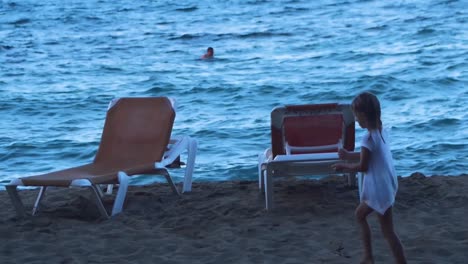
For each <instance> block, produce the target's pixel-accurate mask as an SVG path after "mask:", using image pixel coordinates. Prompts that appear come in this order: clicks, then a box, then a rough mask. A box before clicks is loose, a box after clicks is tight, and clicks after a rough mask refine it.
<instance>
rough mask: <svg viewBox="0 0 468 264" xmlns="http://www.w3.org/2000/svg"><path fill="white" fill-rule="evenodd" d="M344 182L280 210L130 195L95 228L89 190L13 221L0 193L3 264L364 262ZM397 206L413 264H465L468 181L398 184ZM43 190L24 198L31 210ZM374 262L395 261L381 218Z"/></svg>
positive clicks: (250, 191)
mask: <svg viewBox="0 0 468 264" xmlns="http://www.w3.org/2000/svg"><path fill="white" fill-rule="evenodd" d="M344 183H345V179H344V178H342V177H339V176H330V177H327V178H324V179H322V180H318V181H317V180H294V179H279V180H277V181H275V189H274V191H275V205H276V208H275V210H274V211H269V212H267V211H265V210H264V200H263V195H261V193H260V192H259V190H258V185H257V182H254V181H230V182H201V183H200V182H195V183H194V184H193V191H192V192H191V193H189V194H184V195H182V196H181V197H177V196H175V195H174V194H173V193H172V192H171V190H170V188H169V187H168V185H166V184H156V185H152V186H135V187H130V189H129V191H128V197H127V202H126V205H125V209H124V212H123V213H122V214H119V215H118V216H116V217H113V218H111V219H110V220H99V219H98V216H99V214H98V212H97V209H96V208H95V207H94V204H93V203H91V202H89V198H88V192H87V191H85V190H83V189H54V190H50V191H49V193H48V195H47V196H46V198H45V199H44V202H43V204H44V207H43V210H42V211H41V213H40V214H39V215H38V216H35V217H28V218H25V219H17V218H16V215H15V212H14V209H13V206H12V205H11V203H10V200H9V198H8V196H7V193H6V192H4V191H2V192H0V202H1V208H2V211H1V212H0V221H1V223H0V240H1V246H0V263H3V264H6V263H174V264H179V263H180V264H181V263H289V264H294V263H297V264H299V263H358V262H359V259H360V253H361V245H360V240H359V230H358V227H357V225H356V224H355V221H354V216H353V212H354V209H355V207H356V205H357V204H358V197H357V189H356V188H350V187H347V186H346V185H345V184H344ZM399 183H400V189H399V193H398V196H397V202H396V204H395V207H394V222H395V227H396V230H397V233H398V234H399V236H400V239H401V241H402V243H403V245H404V247H405V250H406V255H407V258H408V263H467V261H468V221H466V216H467V215H468V175H466V174H464V175H460V176H431V177H425V176H424V175H422V174H418V173H415V174H413V175H411V176H409V177H403V178H401V177H400V178H399ZM36 194H37V190H24V191H21V192H20V195H21V197H22V198H23V201H24V202H25V204H26V205H28V206H29V207H30V206H31V205H32V203H33V200H34V198H35V196H36ZM370 225H371V227H372V232H373V245H374V254H375V258H376V263H393V259H392V256H391V254H390V252H389V250H388V247H387V245H386V242H385V240H384V239H383V237H382V235H381V233H380V229H379V224H378V222H377V219H376V217H375V216H371V217H370Z"/></svg>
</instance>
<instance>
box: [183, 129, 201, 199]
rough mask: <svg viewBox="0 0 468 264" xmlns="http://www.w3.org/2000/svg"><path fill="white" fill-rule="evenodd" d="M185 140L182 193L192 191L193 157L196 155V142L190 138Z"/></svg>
mask: <svg viewBox="0 0 468 264" xmlns="http://www.w3.org/2000/svg"><path fill="white" fill-rule="evenodd" d="M187 139H188V142H187V144H188V146H187V165H186V166H185V175H184V185H183V187H182V192H183V193H184V192H190V191H192V175H193V169H194V165H195V156H196V154H197V141H196V140H195V139H191V138H190V137H187Z"/></svg>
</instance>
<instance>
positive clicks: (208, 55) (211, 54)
mask: <svg viewBox="0 0 468 264" xmlns="http://www.w3.org/2000/svg"><path fill="white" fill-rule="evenodd" d="M213 57H214V49H213V48H212V47H209V48H208V49H206V53H205V54H204V55H203V56H202V59H211V58H213Z"/></svg>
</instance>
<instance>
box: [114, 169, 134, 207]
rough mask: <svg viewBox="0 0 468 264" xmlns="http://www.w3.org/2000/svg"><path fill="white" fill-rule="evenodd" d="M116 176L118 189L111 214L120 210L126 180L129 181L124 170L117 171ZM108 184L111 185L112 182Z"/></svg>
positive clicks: (124, 193)
mask: <svg viewBox="0 0 468 264" xmlns="http://www.w3.org/2000/svg"><path fill="white" fill-rule="evenodd" d="M117 176H118V177H119V189H118V190H117V194H116V195H115V200H114V206H113V207H112V216H114V215H116V214H118V213H121V212H122V208H123V204H124V202H125V197H126V196H127V189H128V182H129V181H130V177H128V175H127V174H126V173H125V172H122V171H119V173H118V175H117ZM109 185H110V186H112V184H109Z"/></svg>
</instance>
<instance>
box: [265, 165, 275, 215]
mask: <svg viewBox="0 0 468 264" xmlns="http://www.w3.org/2000/svg"><path fill="white" fill-rule="evenodd" d="M264 177H265V208H266V210H271V209H273V179H272V172H271V171H269V170H268V169H267V170H266V171H265V176H264Z"/></svg>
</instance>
